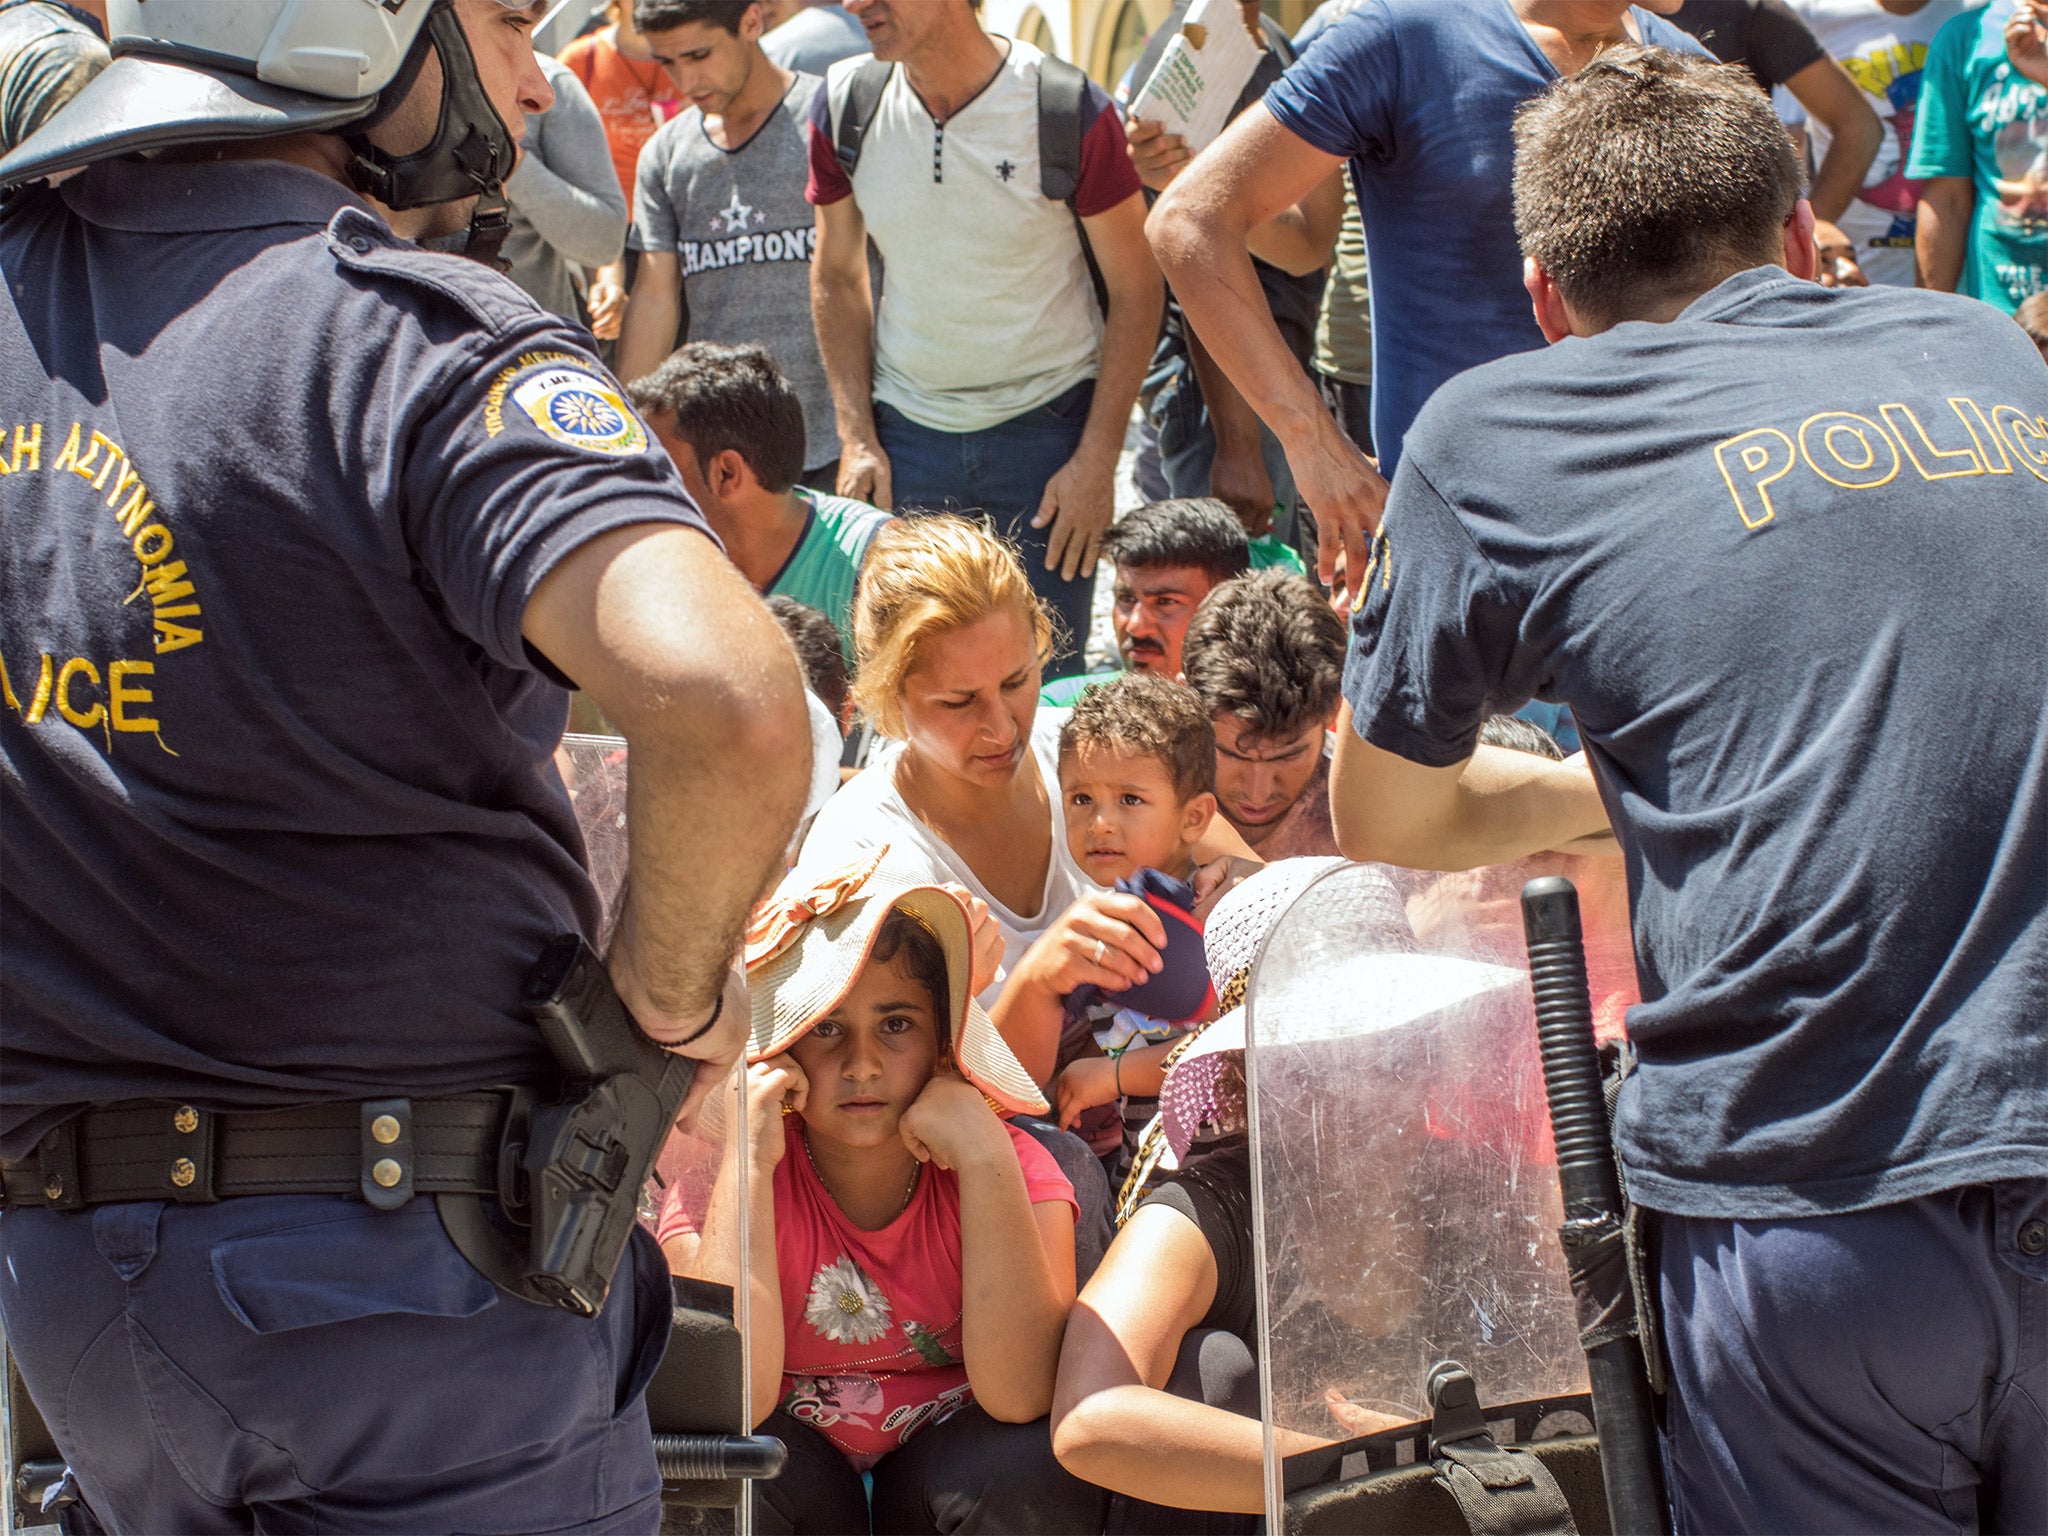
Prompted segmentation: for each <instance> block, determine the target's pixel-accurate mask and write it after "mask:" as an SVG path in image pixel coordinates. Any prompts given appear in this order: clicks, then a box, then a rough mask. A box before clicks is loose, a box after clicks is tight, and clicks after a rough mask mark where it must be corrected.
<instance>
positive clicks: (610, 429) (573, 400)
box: [511, 362, 647, 458]
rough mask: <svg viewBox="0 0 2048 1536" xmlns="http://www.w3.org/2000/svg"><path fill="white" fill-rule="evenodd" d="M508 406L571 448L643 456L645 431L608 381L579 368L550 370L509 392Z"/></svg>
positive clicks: (554, 366)
mask: <svg viewBox="0 0 2048 1536" xmlns="http://www.w3.org/2000/svg"><path fill="white" fill-rule="evenodd" d="M511 394H512V403H513V404H514V405H516V406H518V407H519V409H520V411H521V412H522V413H523V414H524V415H525V416H526V418H527V419H528V420H529V421H531V422H532V423H533V424H534V425H535V426H536V427H538V428H539V429H540V430H541V431H542V432H543V433H545V434H546V435H547V436H549V437H551V438H553V439H554V440H555V441H556V442H558V443H566V444H567V445H568V446H570V447H571V448H582V449H584V450H586V451H588V452H590V453H604V454H611V455H613V456H615V457H621V458H623V457H625V456H627V455H629V454H635V453H645V452H646V451H647V429H646V428H645V427H643V426H641V425H640V419H639V418H638V417H637V416H635V415H634V414H633V410H632V407H631V406H629V405H627V404H626V402H625V400H624V399H623V398H621V396H620V394H619V391H618V388H617V386H616V385H614V384H612V383H611V382H610V381H609V380H607V379H604V378H602V377H600V376H599V375H597V374H595V373H592V372H590V371H589V370H588V369H587V368H583V367H580V366H578V365H577V364H575V363H573V362H570V363H560V364H550V365H548V366H546V367H543V368H541V369H539V370H538V371H536V372H534V373H531V374H528V375H527V377H525V378H523V379H521V380H520V381H519V382H518V383H517V384H514V385H513V386H512V390H511Z"/></svg>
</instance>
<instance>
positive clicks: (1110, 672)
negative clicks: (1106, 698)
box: [1038, 667, 1124, 709]
mask: <svg viewBox="0 0 2048 1536" xmlns="http://www.w3.org/2000/svg"><path fill="white" fill-rule="evenodd" d="M1123 675H1124V669H1123V668H1122V667H1104V668H1103V669H1102V670H1101V671H1100V672H1083V673H1080V674H1078V675H1076V676H1074V677H1056V678H1054V679H1053V680H1052V681H1051V682H1049V683H1047V684H1046V685H1045V686H1044V687H1043V688H1041V689H1039V690H1038V702H1039V703H1041V704H1050V705H1053V706H1054V707H1055V708H1058V709H1071V708H1073V707H1074V706H1075V705H1076V704H1078V703H1080V702H1081V696H1082V695H1083V694H1086V693H1090V692H1093V691H1094V690H1095V689H1097V688H1100V687H1101V686H1102V685H1103V684H1104V683H1106V682H1108V681H1109V680H1110V679H1111V678H1117V677H1122V676H1123Z"/></svg>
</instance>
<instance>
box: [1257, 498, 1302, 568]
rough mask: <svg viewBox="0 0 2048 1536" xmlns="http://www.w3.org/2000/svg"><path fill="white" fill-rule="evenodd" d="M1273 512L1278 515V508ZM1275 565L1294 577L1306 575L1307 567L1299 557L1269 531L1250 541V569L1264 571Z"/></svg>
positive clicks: (1291, 548) (1290, 547)
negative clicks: (1289, 572)
mask: <svg viewBox="0 0 2048 1536" xmlns="http://www.w3.org/2000/svg"><path fill="white" fill-rule="evenodd" d="M1273 511H1274V512H1275V513H1278V512H1279V511H1280V508H1278V507H1275V508H1274V509H1273ZM1276 565H1277V566H1279V567H1281V568H1282V569H1283V570H1287V571H1291V572H1292V573H1293V574H1294V575H1296V576H1306V575H1307V574H1308V567H1307V566H1306V565H1304V564H1303V563H1302V559H1301V556H1300V555H1298V554H1296V553H1295V551H1294V549H1293V547H1292V546H1291V545H1288V544H1284V543H1282V542H1281V540H1280V538H1279V536H1278V535H1277V534H1275V533H1273V532H1271V531H1270V530H1269V531H1267V532H1265V533H1262V534H1260V535H1259V536H1258V537H1257V538H1256V539H1253V540H1252V569H1253V570H1255V571H1264V570H1270V569H1271V568H1272V567H1274V566H1276Z"/></svg>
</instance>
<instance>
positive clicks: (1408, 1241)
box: [1245, 856, 1635, 1532]
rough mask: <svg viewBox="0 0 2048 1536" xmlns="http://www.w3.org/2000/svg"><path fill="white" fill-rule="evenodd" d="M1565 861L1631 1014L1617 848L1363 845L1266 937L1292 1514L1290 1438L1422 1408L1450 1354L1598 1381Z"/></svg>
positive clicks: (1258, 1131) (1503, 1386) (1607, 1011)
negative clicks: (1576, 1184)
mask: <svg viewBox="0 0 2048 1536" xmlns="http://www.w3.org/2000/svg"><path fill="white" fill-rule="evenodd" d="M1553 873H1568V874H1569V875H1570V876H1571V877H1572V878H1573V879H1574V880H1575V881H1578V882H1579V883H1580V884H1581V885H1582V888H1583V889H1585V890H1586V892H1587V893H1588V894H1587V897H1586V900H1585V901H1584V910H1585V914H1586V926H1587V931H1588V935H1589V938H1593V937H1594V936H1595V935H1596V934H1597V939H1596V942H1593V943H1589V946H1588V948H1589V955H1590V957H1591V958H1592V959H1593V961H1594V964H1593V965H1592V971H1593V975H1594V993H1595V997H1594V1002H1595V1013H1596V1016H1597V1017H1598V1018H1599V1019H1600V1020H1601V1025H1602V1032H1603V1034H1611V1033H1614V1032H1617V1031H1618V1030H1619V1028H1620V1024H1621V1018H1622V1011H1623V1009H1624V1008H1625V1007H1626V1005H1627V1004H1628V1003H1629V1002H1632V1001H1634V1000H1635V975H1634V965H1633V960H1632V951H1631V950H1630V948H1629V945H1628V935H1627V927H1626V923H1627V900H1626V895H1625V892H1624V891H1623V889H1622V885H1621V872H1620V865H1619V861H1618V860H1592V859H1563V858H1560V857H1557V856H1546V857H1545V858H1543V859H1538V860H1529V861H1525V862H1522V863H1518V864H1514V865H1504V866H1498V867H1494V868H1489V869H1483V870H1477V871H1471V872H1467V873H1460V874H1449V875H1438V874H1424V873H1418V872H1415V871H1406V870H1395V869H1390V868H1387V867H1384V866H1380V865H1366V864H1350V865H1344V866H1341V867H1339V868H1336V869H1333V870H1331V871H1330V872H1329V873H1328V874H1327V875H1325V876H1323V877H1322V878H1320V879H1319V880H1317V881H1316V882H1315V883H1314V884H1312V885H1311V886H1309V887H1308V888H1307V889H1306V890H1305V891H1303V893H1302V894H1301V895H1300V896H1299V897H1298V898H1296V900H1295V901H1294V903H1293V905H1292V906H1291V907H1290V908H1289V909H1288V910H1287V912H1286V913H1285V914H1284V915H1283V917H1282V918H1281V919H1280V921H1279V923H1278V924H1277V925H1276V927H1275V928H1274V931H1273V933H1272V935H1271V937H1270V938H1269V939H1268V940H1267V942H1266V945H1265V947H1264V949H1263V951H1262V952H1261V954H1260V957H1259V960H1258V962H1257V965H1256V967H1255V968H1254V971H1253V974H1252V982H1251V987H1250V990H1249V995H1248V998H1247V1007H1246V1015H1247V1017H1246V1026H1245V1027H1246V1040H1247V1045H1248V1048H1247V1051H1246V1075H1247V1080H1248V1082H1247V1090H1248V1105H1249V1110H1250V1122H1251V1144H1252V1166H1253V1197H1254V1198H1253V1216H1254V1222H1253V1227H1254V1237H1255V1241H1256V1243H1257V1246H1258V1251H1259V1275H1258V1280H1259V1321H1260V1328H1261V1333H1262V1338H1261V1348H1260V1370H1261V1376H1262V1388H1263V1394H1264V1420H1265V1426H1266V1487H1267V1520H1268V1529H1269V1530H1272V1531H1275V1532H1280V1531H1284V1530H1285V1529H1286V1528H1287V1523H1286V1510H1285V1499H1284V1492H1285V1487H1286V1479H1285V1475H1284V1470H1283V1466H1282V1463H1283V1460H1284V1458H1285V1457H1286V1456H1288V1455H1292V1454H1297V1453H1299V1452H1301V1451H1302V1450H1303V1448H1304V1447H1306V1446H1312V1445H1323V1444H1329V1443H1331V1442H1343V1441H1349V1440H1351V1439H1353V1438H1355V1437H1359V1436H1365V1435H1371V1434H1375V1433H1379V1432H1381V1431H1391V1430H1396V1429H1398V1428H1399V1427H1400V1426H1404V1425H1412V1424H1416V1423H1419V1422H1421V1421H1423V1420H1426V1419H1427V1418H1428V1417H1429V1415H1430V1408H1429V1404H1428V1397H1427V1389H1426V1385H1425V1383H1426V1379H1427V1377H1428V1374H1429V1372H1430V1369H1431V1367H1432V1366H1434V1365H1436V1364H1437V1363H1438V1362H1440V1361H1445V1360H1455V1361H1457V1362H1458V1363H1460V1364H1461V1365H1463V1366H1464V1367H1465V1368H1466V1369H1467V1370H1469V1371H1470V1372H1471V1374H1472V1376H1473V1377H1474V1379H1475V1380H1476V1382H1477V1385H1478V1389H1479V1392H1480V1395H1481V1402H1482V1404H1483V1405H1484V1406H1485V1407H1486V1408H1488V1409H1489V1410H1491V1409H1494V1408H1498V1407H1505V1406H1506V1405H1512V1404H1527V1403H1536V1402H1546V1401H1552V1402H1554V1401H1555V1400H1558V1399H1561V1398H1568V1397H1573V1396H1576V1395H1579V1394H1583V1393H1585V1392H1586V1390H1587V1375H1586V1362H1585V1357H1584V1355H1583V1354H1582V1353H1581V1351H1580V1348H1579V1343H1578V1328H1577V1322H1576V1317H1575V1313H1574V1307H1573V1301H1572V1293H1571V1288H1570V1285H1569V1283H1568V1281H1567V1279H1566V1272H1565V1264H1564V1256H1563V1253H1562V1251H1561V1249H1560V1247H1559V1244H1558V1239H1557V1229H1558V1225H1559V1223H1560V1221H1561V1219H1562V1214H1563V1208H1562V1201H1561V1198H1560V1195H1559V1190H1558V1176H1557V1158H1556V1153H1555V1151H1554V1150H1553V1148H1552V1144H1551V1137H1550V1124H1549V1115H1548V1110H1547V1107H1546V1102H1545V1097H1544V1089H1543V1074H1542V1066H1541V1060H1540V1057H1539V1054H1538V1050H1537V1042H1536V1034H1535V1025H1534V1010H1533V1003H1532V1000H1531V994H1530V985H1529V970H1528V959H1527V952H1526V948H1525V946H1524V943H1523V940H1522V934H1521V914H1520V908H1519V905H1518V898H1519V895H1520V892H1521V888H1522V885H1523V883H1524V882H1525V881H1527V880H1529V879H1531V878H1534V877H1535V876H1536V875H1539V874H1553ZM1617 925H1618V926H1617ZM1580 1422H1581V1424H1583V1422H1584V1421H1583V1420H1581V1421H1580ZM1409 1446H1410V1448H1409V1449H1407V1450H1406V1451H1405V1452H1404V1457H1403V1459H1406V1458H1408V1457H1412V1456H1413V1455H1415V1454H1416V1453H1415V1451H1414V1450H1413V1449H1412V1442H1409ZM1424 1454H1426V1453H1424ZM1361 1465H1362V1464H1361ZM1345 1475H1350V1474H1349V1473H1348V1472H1347V1473H1346V1474H1345Z"/></svg>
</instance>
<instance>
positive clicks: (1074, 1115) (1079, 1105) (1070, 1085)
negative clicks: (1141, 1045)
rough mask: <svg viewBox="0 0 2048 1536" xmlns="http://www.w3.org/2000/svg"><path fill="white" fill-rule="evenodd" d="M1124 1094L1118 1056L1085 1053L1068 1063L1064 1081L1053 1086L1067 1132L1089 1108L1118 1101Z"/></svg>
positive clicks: (1057, 1110)
mask: <svg viewBox="0 0 2048 1536" xmlns="http://www.w3.org/2000/svg"><path fill="white" fill-rule="evenodd" d="M1121 1097H1122V1095H1121V1094H1119V1093H1118V1092H1117V1091H1116V1058H1115V1057H1114V1056H1083V1057H1082V1058H1081V1059H1080V1060H1079V1061H1070V1062H1068V1063H1067V1069H1066V1070H1065V1071H1064V1072H1062V1073H1060V1080H1059V1081H1058V1082H1057V1083H1055V1084H1054V1085H1053V1112H1054V1113H1055V1114H1056V1115H1058V1116H1059V1126H1060V1129H1061V1130H1063V1131H1071V1130H1072V1129H1073V1128H1074V1122H1075V1121H1077V1120H1079V1119H1080V1118H1081V1116H1082V1115H1083V1114H1085V1113H1086V1112H1087V1111H1089V1110H1091V1109H1094V1108H1096V1107H1097V1106H1098V1105H1102V1104H1114V1103H1115V1102H1116V1101H1117V1100H1118V1099H1119V1098H1121Z"/></svg>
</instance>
